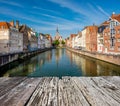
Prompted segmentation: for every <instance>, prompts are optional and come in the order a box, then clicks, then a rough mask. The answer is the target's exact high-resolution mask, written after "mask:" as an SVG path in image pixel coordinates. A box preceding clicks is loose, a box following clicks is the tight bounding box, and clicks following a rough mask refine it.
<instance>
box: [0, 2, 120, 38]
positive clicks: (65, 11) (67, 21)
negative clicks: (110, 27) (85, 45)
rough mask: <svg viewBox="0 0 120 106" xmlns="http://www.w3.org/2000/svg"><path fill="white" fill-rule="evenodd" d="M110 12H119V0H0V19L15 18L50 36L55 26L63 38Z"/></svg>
mask: <svg viewBox="0 0 120 106" xmlns="http://www.w3.org/2000/svg"><path fill="white" fill-rule="evenodd" d="M113 12H115V13H116V14H120V0H0V21H7V22H10V21H11V20H14V21H16V20H19V22H20V24H26V25H27V26H29V27H31V28H32V29H34V30H35V31H37V32H40V33H45V34H46V33H48V34H51V35H52V36H53V37H54V36H55V34H56V28H57V27H58V29H59V33H60V35H61V36H62V37H63V38H67V37H68V36H70V34H74V33H78V31H81V30H82V29H83V28H84V27H85V26H89V25H93V24H95V25H100V24H101V23H102V22H104V21H105V20H108V18H109V17H110V16H111V14H112V13H113Z"/></svg>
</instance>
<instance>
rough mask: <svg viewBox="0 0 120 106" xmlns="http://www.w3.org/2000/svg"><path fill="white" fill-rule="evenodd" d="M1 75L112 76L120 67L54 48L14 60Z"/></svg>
mask: <svg viewBox="0 0 120 106" xmlns="http://www.w3.org/2000/svg"><path fill="white" fill-rule="evenodd" d="M2 70H6V72H5V73H2V74H1V76H29V77H31V76H32V77H44V76H47V77H48V76H56V77H60V78H61V77H62V76H108V75H109V76H112V75H117V76H119V75H120V67H119V66H116V65H112V64H109V63H105V62H103V61H99V60H96V59H92V58H89V57H85V56H80V55H79V54H76V53H72V52H70V51H68V50H65V49H54V50H50V51H47V52H44V53H41V54H39V55H37V56H35V57H32V58H30V59H28V60H27V61H24V62H23V63H21V64H20V63H19V62H15V63H14V67H12V66H9V67H7V68H5V69H0V71H1V72H2Z"/></svg>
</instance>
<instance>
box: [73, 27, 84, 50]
mask: <svg viewBox="0 0 120 106" xmlns="http://www.w3.org/2000/svg"><path fill="white" fill-rule="evenodd" d="M72 47H73V48H80V49H82V50H85V48H86V29H83V30H82V31H81V32H78V34H77V36H76V37H74V38H73V39H72Z"/></svg>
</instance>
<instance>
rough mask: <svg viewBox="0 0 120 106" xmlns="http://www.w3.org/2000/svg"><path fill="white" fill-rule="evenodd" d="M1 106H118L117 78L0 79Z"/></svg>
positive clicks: (119, 88) (118, 81)
mask: <svg viewBox="0 0 120 106" xmlns="http://www.w3.org/2000/svg"><path fill="white" fill-rule="evenodd" d="M0 106H120V77H63V78H62V79H59V78H56V77H55V78H54V77H53V78H26V77H21V78H19V77H14V78H0Z"/></svg>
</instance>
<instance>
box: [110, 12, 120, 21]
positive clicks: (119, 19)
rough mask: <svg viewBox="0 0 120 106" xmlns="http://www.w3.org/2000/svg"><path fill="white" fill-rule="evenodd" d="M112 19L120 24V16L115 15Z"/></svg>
mask: <svg viewBox="0 0 120 106" xmlns="http://www.w3.org/2000/svg"><path fill="white" fill-rule="evenodd" d="M111 18H112V19H115V20H117V21H119V22H120V14H115V13H113V14H112V16H111Z"/></svg>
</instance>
